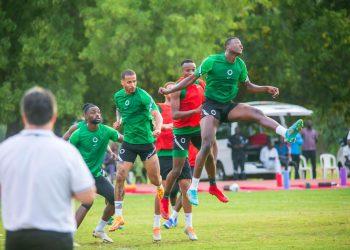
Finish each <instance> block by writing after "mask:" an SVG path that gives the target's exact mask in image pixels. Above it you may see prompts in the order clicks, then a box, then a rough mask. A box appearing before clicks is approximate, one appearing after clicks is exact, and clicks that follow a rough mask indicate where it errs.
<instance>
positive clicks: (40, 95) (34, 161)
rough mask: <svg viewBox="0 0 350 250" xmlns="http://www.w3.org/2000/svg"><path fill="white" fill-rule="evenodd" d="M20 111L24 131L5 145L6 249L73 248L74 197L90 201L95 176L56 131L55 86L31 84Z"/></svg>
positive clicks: (1, 180)
mask: <svg viewBox="0 0 350 250" xmlns="http://www.w3.org/2000/svg"><path fill="white" fill-rule="evenodd" d="M21 113H22V120H23V123H24V130H22V131H21V132H20V133H19V134H17V135H15V136H13V137H10V138H9V139H7V140H6V141H5V142H3V143H2V144H1V145H0V158H1V161H0V184H1V205H2V221H3V225H4V228H5V230H6V242H5V249H8V250H10V249H26V250H28V249H52V250H55V249H57V250H64V249H73V236H72V235H73V232H74V231H75V230H76V222H75V219H74V214H73V206H72V205H73V203H72V201H71V200H72V198H73V197H74V198H75V199H76V200H78V201H80V202H82V203H83V204H91V203H92V201H93V200H94V197H95V185H94V180H93V178H92V176H91V174H90V171H89V169H88V168H87V166H86V164H85V163H84V160H83V159H82V157H81V156H80V154H79V152H78V151H77V150H76V149H75V148H74V147H73V146H72V145H70V144H69V143H67V142H65V141H64V140H62V139H60V138H58V137H56V136H55V135H54V133H53V132H52V129H53V126H54V124H55V122H56V117H57V104H56V100H55V97H54V96H53V94H52V93H51V92H50V91H48V90H45V89H43V88H39V87H34V88H32V89H29V90H28V91H27V92H26V93H25V94H24V96H23V98H22V101H21ZM18 159H21V160H20V161H19V160H18Z"/></svg>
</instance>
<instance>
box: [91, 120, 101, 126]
mask: <svg viewBox="0 0 350 250" xmlns="http://www.w3.org/2000/svg"><path fill="white" fill-rule="evenodd" d="M101 122H102V120H101V119H93V120H92V121H91V123H92V124H95V125H97V124H99V123H101Z"/></svg>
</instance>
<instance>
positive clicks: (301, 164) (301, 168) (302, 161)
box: [299, 155, 313, 179]
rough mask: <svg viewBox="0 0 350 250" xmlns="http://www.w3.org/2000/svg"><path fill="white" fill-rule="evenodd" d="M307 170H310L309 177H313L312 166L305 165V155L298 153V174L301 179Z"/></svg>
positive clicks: (304, 177)
mask: <svg viewBox="0 0 350 250" xmlns="http://www.w3.org/2000/svg"><path fill="white" fill-rule="evenodd" d="M307 171H309V172H310V177H311V179H312V178H313V175H312V168H311V167H308V166H307V161H306V158H305V156H303V155H300V162H299V175H300V178H301V179H306V173H307Z"/></svg>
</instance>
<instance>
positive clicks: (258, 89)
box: [245, 81, 279, 98]
mask: <svg viewBox="0 0 350 250" xmlns="http://www.w3.org/2000/svg"><path fill="white" fill-rule="evenodd" d="M245 86H246V88H247V91H248V92H249V93H268V94H271V95H272V97H273V98H276V97H277V96H278V95H279V89H278V88H277V87H274V86H259V85H256V84H254V83H252V82H251V81H246V82H245Z"/></svg>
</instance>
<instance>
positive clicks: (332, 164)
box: [320, 154, 339, 179]
mask: <svg viewBox="0 0 350 250" xmlns="http://www.w3.org/2000/svg"><path fill="white" fill-rule="evenodd" d="M320 160H321V168H322V171H323V179H326V178H327V171H328V170H330V171H331V173H332V178H333V173H334V171H335V172H336V173H337V175H338V177H339V172H338V167H337V161H336V159H335V156H334V155H332V154H321V155H320Z"/></svg>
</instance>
